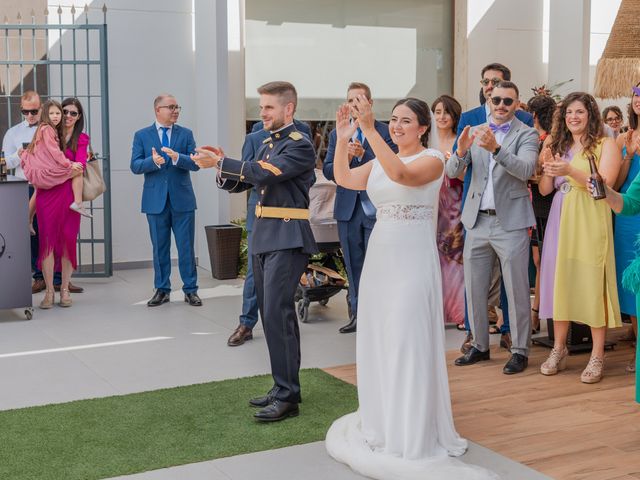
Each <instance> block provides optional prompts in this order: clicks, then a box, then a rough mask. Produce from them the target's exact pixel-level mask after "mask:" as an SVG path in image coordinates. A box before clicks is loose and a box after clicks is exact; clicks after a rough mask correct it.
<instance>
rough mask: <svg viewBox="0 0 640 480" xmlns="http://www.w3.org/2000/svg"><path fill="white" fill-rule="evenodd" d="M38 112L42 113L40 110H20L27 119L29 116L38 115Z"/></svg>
mask: <svg viewBox="0 0 640 480" xmlns="http://www.w3.org/2000/svg"><path fill="white" fill-rule="evenodd" d="M38 112H40V109H39V108H35V109H33V110H20V113H22V114H23V115H24V116H25V117H26V116H27V115H37V114H38Z"/></svg>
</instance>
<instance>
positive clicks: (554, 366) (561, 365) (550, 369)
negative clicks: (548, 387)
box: [540, 347, 569, 375]
mask: <svg viewBox="0 0 640 480" xmlns="http://www.w3.org/2000/svg"><path fill="white" fill-rule="evenodd" d="M568 356H569V350H567V347H564V348H563V349H562V350H557V349H556V348H552V349H551V353H550V354H549V358H547V360H546V361H545V362H544V363H543V364H542V365H540V373H541V374H542V375H555V374H556V373H558V372H561V371H562V370H564V369H565V368H567V357H568Z"/></svg>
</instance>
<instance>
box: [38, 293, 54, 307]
mask: <svg viewBox="0 0 640 480" xmlns="http://www.w3.org/2000/svg"><path fill="white" fill-rule="evenodd" d="M53 301H54V291H53V290H47V291H46V292H45V294H44V298H43V299H42V301H41V302H40V308H41V309H43V310H48V309H49V308H51V307H53Z"/></svg>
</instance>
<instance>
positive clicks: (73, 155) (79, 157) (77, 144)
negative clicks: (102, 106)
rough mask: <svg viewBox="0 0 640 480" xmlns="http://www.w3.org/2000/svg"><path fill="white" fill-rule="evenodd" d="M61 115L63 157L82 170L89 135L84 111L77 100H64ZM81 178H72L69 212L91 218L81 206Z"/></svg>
mask: <svg viewBox="0 0 640 480" xmlns="http://www.w3.org/2000/svg"><path fill="white" fill-rule="evenodd" d="M62 114H63V116H64V133H65V137H64V140H65V145H66V146H67V149H66V150H65V152H64V154H65V156H66V157H67V158H68V159H69V160H71V161H72V162H78V163H80V164H82V168H83V169H85V168H87V158H88V156H89V155H88V150H89V135H87V134H86V133H84V132H83V130H84V109H83V108H82V104H81V103H80V100H78V99H77V98H74V97H71V98H65V99H64V100H63V101H62ZM82 183H83V182H82V176H80V175H78V176H77V177H73V180H72V181H71V187H72V190H73V202H72V203H71V205H69V208H70V209H71V210H74V211H76V212H78V213H79V214H80V215H84V216H85V217H89V218H91V217H92V215H91V214H90V213H89V212H87V210H86V209H85V208H84V205H83V204H82Z"/></svg>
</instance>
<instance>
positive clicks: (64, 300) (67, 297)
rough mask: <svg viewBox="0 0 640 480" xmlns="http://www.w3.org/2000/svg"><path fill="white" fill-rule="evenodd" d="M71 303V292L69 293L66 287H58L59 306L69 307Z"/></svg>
mask: <svg viewBox="0 0 640 480" xmlns="http://www.w3.org/2000/svg"><path fill="white" fill-rule="evenodd" d="M71 305H73V300H71V294H70V293H69V289H68V288H61V289H60V306H61V307H70V306H71Z"/></svg>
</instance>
